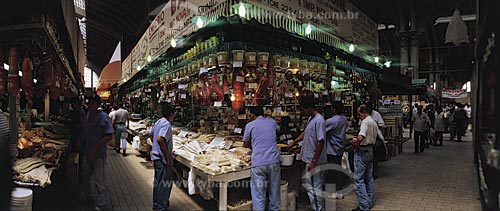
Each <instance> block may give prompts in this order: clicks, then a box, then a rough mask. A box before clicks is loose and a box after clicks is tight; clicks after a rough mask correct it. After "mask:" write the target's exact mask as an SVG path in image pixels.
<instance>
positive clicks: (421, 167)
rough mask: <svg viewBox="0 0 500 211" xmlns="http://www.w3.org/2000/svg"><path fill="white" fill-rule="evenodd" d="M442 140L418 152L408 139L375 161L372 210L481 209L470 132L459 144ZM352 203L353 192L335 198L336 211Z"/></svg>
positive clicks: (348, 208) (355, 202) (352, 205)
mask: <svg viewBox="0 0 500 211" xmlns="http://www.w3.org/2000/svg"><path fill="white" fill-rule="evenodd" d="M444 140H445V141H444V143H443V145H444V146H430V148H426V149H425V152H424V153H419V154H414V153H413V149H414V148H413V147H414V142H413V140H410V141H408V142H406V143H405V144H404V146H403V153H402V154H400V155H398V156H396V157H392V158H390V159H389V160H388V161H386V162H381V163H379V169H380V170H379V171H380V172H379V175H380V176H379V178H378V179H377V180H376V181H375V207H374V208H373V210H481V204H480V201H479V200H478V198H479V188H478V185H477V176H476V173H475V165H474V152H473V143H472V135H471V133H470V132H468V133H467V136H466V137H465V138H464V142H461V143H458V142H450V141H447V140H449V135H447V134H445V137H444ZM356 206H357V198H356V195H355V193H351V194H349V195H348V196H346V198H344V199H342V200H338V201H337V210H350V209H353V208H355V207H356Z"/></svg>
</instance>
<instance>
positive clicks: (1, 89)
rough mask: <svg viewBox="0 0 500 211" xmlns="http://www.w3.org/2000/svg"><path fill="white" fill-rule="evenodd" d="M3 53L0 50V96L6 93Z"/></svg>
mask: <svg viewBox="0 0 500 211" xmlns="http://www.w3.org/2000/svg"><path fill="white" fill-rule="evenodd" d="M2 63H3V51H2V50H0V95H4V94H5V93H6V92H7V73H6V72H5V69H4V68H3V65H2Z"/></svg>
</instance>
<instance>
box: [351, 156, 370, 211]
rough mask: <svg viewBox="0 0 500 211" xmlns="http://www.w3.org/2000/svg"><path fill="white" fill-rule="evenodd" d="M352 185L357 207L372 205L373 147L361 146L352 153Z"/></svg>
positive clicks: (367, 207) (366, 208) (365, 207)
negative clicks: (354, 189)
mask: <svg viewBox="0 0 500 211" xmlns="http://www.w3.org/2000/svg"><path fill="white" fill-rule="evenodd" d="M354 185H355V187H356V195H357V196H358V201H359V209H361V210H369V209H370V208H371V207H373V195H374V190H375V182H374V180H373V147H371V146H370V147H361V148H360V150H359V151H358V152H356V153H354Z"/></svg>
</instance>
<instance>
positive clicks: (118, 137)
mask: <svg viewBox="0 0 500 211" xmlns="http://www.w3.org/2000/svg"><path fill="white" fill-rule="evenodd" d="M126 137H127V126H125V124H116V131H115V147H116V149H118V150H119V149H120V141H122V148H123V150H126V149H127V138H126Z"/></svg>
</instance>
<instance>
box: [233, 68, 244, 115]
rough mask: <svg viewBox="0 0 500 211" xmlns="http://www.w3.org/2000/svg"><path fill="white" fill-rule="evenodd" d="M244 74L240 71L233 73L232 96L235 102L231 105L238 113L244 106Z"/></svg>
mask: <svg viewBox="0 0 500 211" xmlns="http://www.w3.org/2000/svg"><path fill="white" fill-rule="evenodd" d="M244 89H245V72H244V71H243V70H242V69H240V70H237V71H234V73H233V94H234V97H235V100H234V101H233V102H232V103H231V104H232V106H231V107H232V108H233V110H235V111H239V110H241V109H242V108H243V106H245V90H244Z"/></svg>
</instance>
